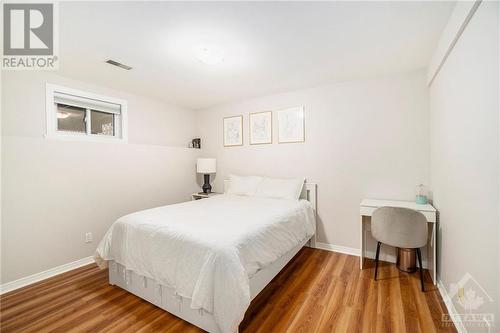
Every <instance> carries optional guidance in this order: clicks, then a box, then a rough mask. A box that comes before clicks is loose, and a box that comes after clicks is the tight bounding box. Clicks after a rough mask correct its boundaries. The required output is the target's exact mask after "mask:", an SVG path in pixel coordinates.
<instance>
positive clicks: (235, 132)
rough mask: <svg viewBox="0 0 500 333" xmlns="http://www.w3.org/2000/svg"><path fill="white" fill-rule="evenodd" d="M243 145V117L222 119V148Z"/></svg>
mask: <svg viewBox="0 0 500 333" xmlns="http://www.w3.org/2000/svg"><path fill="white" fill-rule="evenodd" d="M242 145H243V116H234V117H226V118H224V147H232V146H242Z"/></svg>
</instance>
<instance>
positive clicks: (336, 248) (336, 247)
mask: <svg viewBox="0 0 500 333" xmlns="http://www.w3.org/2000/svg"><path fill="white" fill-rule="evenodd" d="M316 248H317V249H321V250H327V251H332V252H339V253H344V254H348V255H351V256H357V257H359V253H360V251H359V249H355V248H353V247H347V246H341V245H334V244H328V243H321V242H316Z"/></svg>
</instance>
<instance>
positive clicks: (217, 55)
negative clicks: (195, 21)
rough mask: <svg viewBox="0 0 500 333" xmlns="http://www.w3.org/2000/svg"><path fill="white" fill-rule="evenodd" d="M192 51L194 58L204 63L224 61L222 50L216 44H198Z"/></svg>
mask: <svg viewBox="0 0 500 333" xmlns="http://www.w3.org/2000/svg"><path fill="white" fill-rule="evenodd" d="M194 52H195V56H196V58H197V59H198V60H199V61H201V62H202V63H204V64H205V65H209V66H215V65H219V64H221V63H223V62H224V52H223V51H222V50H221V49H220V47H218V46H217V45H198V46H196V47H195V48H194Z"/></svg>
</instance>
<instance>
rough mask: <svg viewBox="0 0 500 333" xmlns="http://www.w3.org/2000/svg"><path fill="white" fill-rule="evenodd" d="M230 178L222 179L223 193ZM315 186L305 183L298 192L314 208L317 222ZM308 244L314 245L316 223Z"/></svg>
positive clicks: (227, 186)
mask: <svg viewBox="0 0 500 333" xmlns="http://www.w3.org/2000/svg"><path fill="white" fill-rule="evenodd" d="M229 183H230V180H229V179H227V180H224V193H226V190H227V189H228V188H229ZM316 187H317V185H316V184H315V183H305V184H304V186H303V187H302V192H301V193H300V198H301V199H304V200H307V201H309V202H310V203H311V204H312V206H313V208H314V218H315V219H316V224H317V223H318V219H317V208H318V206H317V201H316ZM309 246H310V247H312V248H314V247H316V225H314V236H312V237H311V240H310V242H309Z"/></svg>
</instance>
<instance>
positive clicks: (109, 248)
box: [95, 194, 315, 333]
mask: <svg viewBox="0 0 500 333" xmlns="http://www.w3.org/2000/svg"><path fill="white" fill-rule="evenodd" d="M314 224H315V217H314V210H313V207H312V205H311V203H309V202H308V201H306V200H282V199H270V198H259V197H243V196H234V195H227V194H225V195H220V196H216V197H213V198H209V199H203V200H197V201H190V202H185V203H180V204H175V205H169V206H162V207H157V208H153V209H148V210H144V211H140V212H136V213H132V214H129V215H126V216H124V217H121V218H119V219H118V220H117V221H116V222H115V223H114V224H113V225H112V226H111V227H110V229H109V230H108V232H107V233H106V235H105V236H104V238H103V240H102V241H101V243H100V244H99V246H98V248H97V250H96V253H95V259H96V262H97V263H98V264H99V265H100V266H101V267H105V266H106V262H107V261H109V260H114V261H116V262H117V263H119V264H121V265H123V266H125V267H126V268H127V269H128V270H132V271H134V272H136V273H137V274H140V275H142V276H145V277H148V278H151V279H154V280H156V281H158V282H159V283H161V284H162V285H166V286H169V287H170V288H172V289H173V290H175V293H176V294H177V295H179V296H180V297H183V298H186V299H188V300H189V302H190V307H191V308H192V309H203V310H205V311H207V312H209V313H211V314H213V316H214V318H215V321H216V323H217V324H218V326H219V328H220V330H221V331H222V332H228V333H229V332H231V333H233V332H235V331H236V330H237V328H238V324H239V323H240V322H241V320H242V319H243V316H244V314H245V311H246V309H247V308H248V306H249V304H250V300H251V298H250V287H249V279H250V278H251V277H252V276H253V275H254V274H255V273H257V272H258V271H259V270H260V269H262V268H265V267H267V266H268V265H270V264H271V263H273V262H274V261H275V260H277V259H278V258H280V257H281V256H282V255H284V254H285V253H287V252H288V251H289V250H291V249H292V248H293V247H295V246H297V245H298V244H300V243H301V242H303V241H304V240H306V239H308V238H310V237H311V236H312V235H313V234H314V230H315V228H314Z"/></svg>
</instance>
